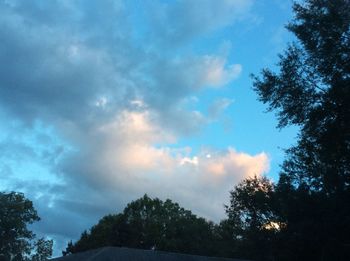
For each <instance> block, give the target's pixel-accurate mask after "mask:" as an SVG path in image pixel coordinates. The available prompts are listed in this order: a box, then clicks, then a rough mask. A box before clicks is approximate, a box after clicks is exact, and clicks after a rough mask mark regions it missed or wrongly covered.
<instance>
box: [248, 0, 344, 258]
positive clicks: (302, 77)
mask: <svg viewBox="0 0 350 261" xmlns="http://www.w3.org/2000/svg"><path fill="white" fill-rule="evenodd" d="M294 13H295V17H294V19H293V21H292V22H291V23H290V24H289V25H288V26H287V28H288V29H289V30H290V31H291V32H292V33H294V35H295V36H296V39H297V40H296V42H294V43H292V44H290V45H289V46H288V48H287V50H286V51H285V52H284V54H282V55H280V61H279V63H278V66H279V71H278V72H272V71H271V70H268V69H264V70H263V71H262V76H261V77H257V76H254V88H255V90H256V91H257V93H258V94H259V98H260V100H261V101H262V102H264V103H266V104H268V106H269V107H268V108H269V110H274V111H276V112H277V117H278V119H279V127H280V128H282V127H285V126H288V125H291V124H294V125H297V126H299V127H300V133H299V136H298V142H297V144H296V145H295V146H294V147H292V148H290V149H288V150H287V158H286V160H285V162H284V164H283V166H282V173H281V175H280V180H279V182H278V184H277V187H276V195H277V198H278V199H279V206H278V212H279V216H280V217H281V219H283V220H284V222H285V223H286V227H285V229H283V230H282V231H281V234H282V235H283V240H281V242H280V245H279V247H278V249H279V250H280V251H281V254H280V258H279V259H280V260H288V258H289V259H290V260H305V259H307V258H309V259H312V260H316V259H319V260H341V259H342V258H344V255H346V253H345V251H346V249H349V246H350V241H349V237H348V235H349V233H350V225H349V224H350V204H349V198H350V1H349V0H332V1H328V0H306V1H304V2H303V3H299V2H298V3H295V4H294Z"/></svg>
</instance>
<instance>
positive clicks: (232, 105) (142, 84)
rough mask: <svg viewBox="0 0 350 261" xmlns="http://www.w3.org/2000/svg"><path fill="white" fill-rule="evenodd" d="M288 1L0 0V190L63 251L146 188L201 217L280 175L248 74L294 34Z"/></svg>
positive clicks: (272, 58) (279, 139) (279, 153)
mask: <svg viewBox="0 0 350 261" xmlns="http://www.w3.org/2000/svg"><path fill="white" fill-rule="evenodd" d="M290 6H291V3H290V2H289V1H286V0H264V1H257V0H159V1H158V0H150V1H148V0H130V1H118V0H51V1H47V0H37V1H34V0H33V1H32V0H26V1H21V0H18V1H17V0H0V66H1V67H0V68H1V69H0V123H1V124H0V151H1V153H0V190H2V191H11V190H15V191H22V192H24V193H25V195H26V196H27V197H28V198H30V199H31V200H33V201H34V204H35V208H36V209H37V210H38V212H39V215H40V217H41V218H42V220H41V221H40V222H39V223H38V224H37V225H35V226H34V228H33V229H34V230H35V231H36V233H37V234H39V235H46V236H49V237H51V238H53V239H54V240H55V250H56V253H55V254H59V251H60V250H62V249H63V248H64V246H65V244H66V242H67V240H70V239H73V240H75V239H77V238H78V237H79V235H80V233H81V232H82V231H83V230H84V229H87V228H89V227H90V226H91V225H92V224H95V223H96V222H97V221H98V219H99V218H100V217H102V216H103V215H105V214H108V213H115V212H118V211H120V210H122V209H123V208H124V206H125V204H126V203H128V202H130V201H131V200H134V199H137V198H138V197H140V196H142V195H143V194H144V193H147V194H149V195H150V196H152V197H159V198H161V199H166V198H171V199H173V200H174V201H177V202H179V203H180V204H181V205H182V206H184V207H185V208H189V209H191V210H192V211H193V212H194V213H196V214H198V215H201V216H203V217H206V218H208V219H211V220H214V221H219V220H220V219H222V218H224V217H225V213H224V208H223V204H224V203H226V202H227V201H228V199H229V191H230V190H231V189H232V188H233V187H234V185H235V184H237V183H238V182H239V181H240V180H242V179H243V178H245V177H249V176H253V175H267V176H268V177H270V178H272V179H274V180H277V177H278V170H279V164H280V163H281V162H282V160H283V150H282V149H283V148H287V147H288V146H289V145H290V144H291V143H293V140H294V137H295V130H294V129H287V130H283V131H278V130H277V129H276V128H275V127H276V120H275V117H274V115H273V114H272V113H264V111H266V107H264V106H263V105H262V104H261V103H259V102H258V101H257V96H256V94H255V93H254V92H253V90H252V81H251V78H250V74H251V73H259V71H260V70H261V69H262V68H263V67H270V68H271V67H272V68H273V67H274V64H275V63H276V61H277V54H278V53H280V52H281V51H282V50H283V48H284V47H285V45H286V43H287V42H288V41H291V40H292V38H291V35H290V34H289V33H288V32H286V30H285V29H284V25H285V24H286V23H287V21H288V20H289V19H290V18H291V8H290Z"/></svg>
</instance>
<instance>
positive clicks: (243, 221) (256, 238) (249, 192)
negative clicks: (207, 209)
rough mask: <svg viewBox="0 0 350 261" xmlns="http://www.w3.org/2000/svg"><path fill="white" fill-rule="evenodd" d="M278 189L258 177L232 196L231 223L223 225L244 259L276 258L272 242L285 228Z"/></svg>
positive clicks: (235, 189)
mask: <svg viewBox="0 0 350 261" xmlns="http://www.w3.org/2000/svg"><path fill="white" fill-rule="evenodd" d="M274 189H275V188H274V185H273V183H272V182H271V181H270V180H269V179H267V178H266V177H257V176H254V177H252V178H246V179H244V180H243V181H241V182H240V183H239V184H238V185H237V186H235V188H234V189H233V190H232V191H231V192H230V204H229V205H228V206H226V213H227V215H228V219H227V221H225V223H222V225H225V226H226V227H227V228H228V229H226V231H231V235H232V237H234V238H233V239H232V243H233V245H235V246H236V248H237V250H236V251H237V252H238V253H239V255H240V256H241V257H245V258H253V259H257V260H262V259H268V258H269V257H270V256H271V255H272V251H273V250H272V245H273V242H272V241H273V240H274V237H275V234H276V232H278V230H279V229H280V226H281V225H282V224H281V223H280V222H279V220H278V218H277V216H276V214H275V208H274Z"/></svg>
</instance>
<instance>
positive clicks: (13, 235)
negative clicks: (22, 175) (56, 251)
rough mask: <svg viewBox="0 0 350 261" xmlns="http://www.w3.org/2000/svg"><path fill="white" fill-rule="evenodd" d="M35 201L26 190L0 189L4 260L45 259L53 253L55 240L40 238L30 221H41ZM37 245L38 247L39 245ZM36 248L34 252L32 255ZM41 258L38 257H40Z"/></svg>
mask: <svg viewBox="0 0 350 261" xmlns="http://www.w3.org/2000/svg"><path fill="white" fill-rule="evenodd" d="M39 219H40V218H39V216H38V214H37V212H36V210H35V209H34V207H33V203H32V202H31V201H30V200H28V199H26V198H25V197H24V195H23V194H22V193H16V192H10V193H4V192H0V253H1V254H2V257H1V258H2V259H4V260H10V261H11V260H19V261H21V260H31V259H32V258H34V256H35V258H37V259H35V260H45V259H46V258H48V257H49V256H51V252H52V241H50V240H49V241H46V240H44V239H39V241H37V242H35V241H34V239H35V234H34V233H33V232H32V231H30V230H28V227H27V225H28V224H32V223H33V222H35V221H39ZM35 248H36V249H35ZM33 252H34V256H32V254H33ZM39 257H40V258H41V259H38V258H39Z"/></svg>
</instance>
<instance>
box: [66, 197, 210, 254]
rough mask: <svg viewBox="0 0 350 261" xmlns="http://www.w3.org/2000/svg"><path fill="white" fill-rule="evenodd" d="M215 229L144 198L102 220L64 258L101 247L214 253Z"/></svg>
mask: <svg viewBox="0 0 350 261" xmlns="http://www.w3.org/2000/svg"><path fill="white" fill-rule="evenodd" d="M214 230H215V226H214V224H213V223H212V222H208V221H206V220H205V219H203V218H199V217H197V216H196V215H194V214H192V213H191V211H189V210H185V209H184V208H181V207H180V206H179V205H178V204H177V203H173V202H172V201H171V200H169V199H168V200H166V201H161V200H160V199H158V198H155V199H152V198H150V197H148V196H147V195H145V196H143V197H142V198H140V199H138V200H135V201H133V202H131V203H129V204H128V205H127V207H126V208H125V209H124V211H123V213H120V214H115V215H108V216H105V217H103V218H102V219H101V220H100V221H99V223H98V224H97V225H95V226H93V227H92V228H91V229H90V231H89V232H87V231H85V232H84V233H83V234H82V235H81V237H80V239H79V240H78V241H77V242H76V243H72V242H69V243H68V246H67V249H66V251H63V254H64V255H67V254H70V253H76V252H81V251H85V250H88V249H94V248H98V247H102V246H126V247H132V248H142V249H157V250H164V251H172V252H182V253H189V254H203V255H214V254H216V252H215V251H216V250H215V248H214V247H215V244H214V243H213V242H215V241H216V240H215V239H214Z"/></svg>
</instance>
